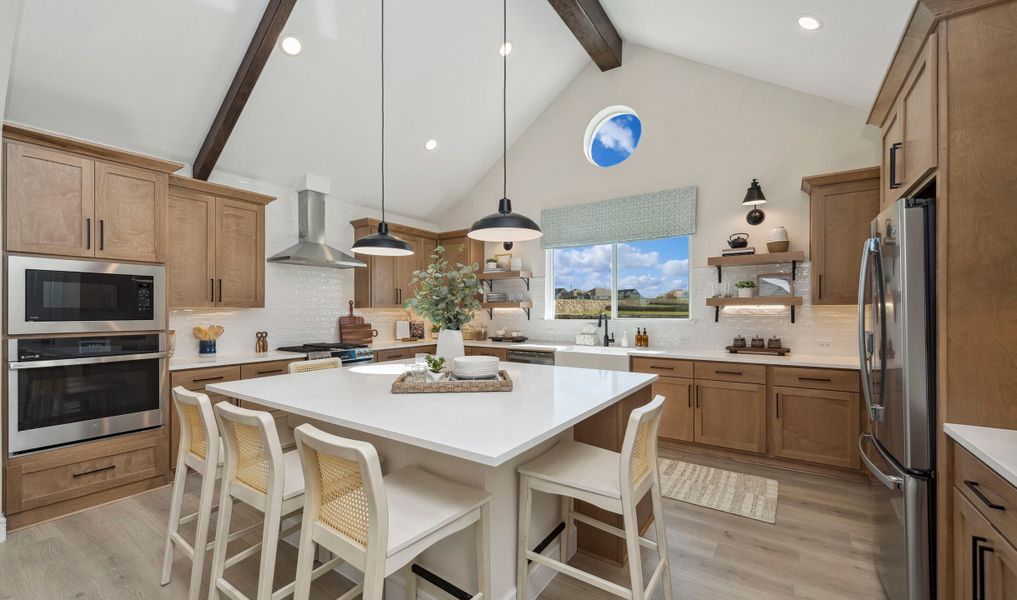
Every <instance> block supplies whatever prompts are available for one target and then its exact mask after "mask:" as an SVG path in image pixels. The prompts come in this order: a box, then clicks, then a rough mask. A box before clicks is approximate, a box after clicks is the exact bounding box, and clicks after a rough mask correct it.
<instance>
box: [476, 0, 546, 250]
mask: <svg viewBox="0 0 1017 600" xmlns="http://www.w3.org/2000/svg"><path fill="white" fill-rule="evenodd" d="M501 11H502V15H501V16H502V47H503V48H505V47H507V44H508V18H507V17H508V4H507V2H506V0H502V4H501ZM501 135H502V138H501V169H502V170H501V200H499V201H498V212H496V213H491V214H489V215H487V216H486V217H484V218H482V219H480V220H479V221H477V222H476V223H474V224H473V226H472V227H470V231H469V233H467V234H466V235H467V236H469V237H470V238H472V239H475V240H480V241H482V242H525V241H528V240H535V239H537V238H539V237H540V236H542V235H544V232H543V231H541V230H540V226H539V225H537V223H536V222H535V221H534V220H533V219H531V218H529V217H526V216H523V215H520V214H517V213H514V212H512V201H511V200H509V199H508V160H507V156H506V155H507V154H508V52H504V53H502V55H501Z"/></svg>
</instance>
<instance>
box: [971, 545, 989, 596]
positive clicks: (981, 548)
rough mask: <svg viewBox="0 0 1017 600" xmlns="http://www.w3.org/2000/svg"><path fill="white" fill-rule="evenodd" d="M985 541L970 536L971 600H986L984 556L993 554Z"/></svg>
mask: <svg viewBox="0 0 1017 600" xmlns="http://www.w3.org/2000/svg"><path fill="white" fill-rule="evenodd" d="M987 542H988V540H987V539H985V538H983V537H981V536H977V535H973V536H971V599H972V600H986V597H985V554H986V553H987V552H994V550H993V549H992V547H991V546H988V545H987V544H986V543H987Z"/></svg>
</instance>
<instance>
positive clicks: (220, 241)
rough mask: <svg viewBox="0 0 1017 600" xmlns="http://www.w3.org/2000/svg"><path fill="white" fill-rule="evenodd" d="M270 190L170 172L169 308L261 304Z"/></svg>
mask: <svg viewBox="0 0 1017 600" xmlns="http://www.w3.org/2000/svg"><path fill="white" fill-rule="evenodd" d="M272 200H274V198H272V197H271V196H265V195H262V194H256V193H253V192H247V191H244V190H237V189H234V188H229V187H226V186H222V185H218V184H213V183H207V182H204V181H196V180H193V179H189V178H186V177H172V178H171V181H170V202H169V204H170V209H169V232H170V233H169V236H170V240H172V244H171V245H170V248H169V252H168V257H167V259H166V278H167V280H168V282H167V287H168V288H169V290H170V294H169V305H170V307H171V308H201V307H210V306H221V307H228V308H252V307H263V306H264V305H265V205H266V204H268V203H269V202H271V201H272Z"/></svg>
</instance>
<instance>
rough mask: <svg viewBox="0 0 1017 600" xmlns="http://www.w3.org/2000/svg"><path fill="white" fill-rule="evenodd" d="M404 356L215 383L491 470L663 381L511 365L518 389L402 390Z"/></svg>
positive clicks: (219, 388)
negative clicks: (397, 385) (398, 388)
mask: <svg viewBox="0 0 1017 600" xmlns="http://www.w3.org/2000/svg"><path fill="white" fill-rule="evenodd" d="M405 366H406V365H405V363H404V362H389V363H381V364H364V365H356V366H352V367H345V368H342V369H326V370H321V371H312V372H308V373H297V374H293V375H277V376H275V377H262V378H259V379H249V380H245V381H232V382H228V383H217V384H213V385H209V386H207V389H208V390H209V391H211V392H215V393H217V394H223V395H226V396H231V397H234V398H239V399H241V400H246V401H249V402H254V403H257V404H262V405H264V406H268V407H270V408H276V409H280V410H285V411H287V412H290V413H293V414H296V415H300V416H304V417H308V418H311V419H317V420H320V421H324V422H327V423H331V424H334V425H338V426H340V427H346V428H349V429H353V430H356V431H361V432H364V433H368V434H371V435H377V436H380V437H384V438H387V439H392V440H395V441H397V442H401V443H405V444H410V445H413V446H418V447H421V448H426V449H429V450H433V451H436V452H440V453H443V454H447V455H451V456H455V457H457V458H462V459H465V460H469V461H472V462H476V463H480V464H483V465H487V466H499V465H501V464H503V463H505V462H507V461H509V460H511V459H512V458H514V457H516V456H518V455H520V454H522V453H523V452H526V451H527V450H529V449H530V448H533V447H535V446H537V445H538V444H540V443H541V442H544V441H546V440H548V439H551V438H552V437H554V436H556V435H558V434H559V433H561V432H563V431H565V430H566V429H569V428H570V427H572V426H573V425H575V424H576V423H579V422H580V421H582V420H583V419H585V418H587V417H589V416H591V415H593V414H595V413H597V412H599V411H600V410H602V409H604V408H606V407H608V406H610V405H612V404H614V403H615V402H618V401H619V400H621V399H622V398H625V397H627V396H629V395H630V394H632V393H633V392H635V391H637V390H640V389H642V388H644V387H646V386H648V385H650V383H652V382H653V381H654V380H656V379H657V376H656V375H649V374H645V373H627V372H618V371H598V370H592V369H576V368H570V367H555V366H545V365H531V364H519V363H503V364H502V368H503V369H504V370H506V371H508V373H509V376H510V377H512V381H513V389H512V391H511V392H486V393H439V394H393V393H392V392H391V386H392V382H393V381H395V379H396V377H398V376H399V375H400V374H401V373H402V372H403V370H404V368H405Z"/></svg>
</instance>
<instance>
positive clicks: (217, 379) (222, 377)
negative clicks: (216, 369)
mask: <svg viewBox="0 0 1017 600" xmlns="http://www.w3.org/2000/svg"><path fill="white" fill-rule="evenodd" d="M224 378H225V377H224V376H222V375H216V376H215V377H202V378H201V379H195V380H193V381H194V383H202V382H205V381H219V380H220V379H224Z"/></svg>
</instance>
